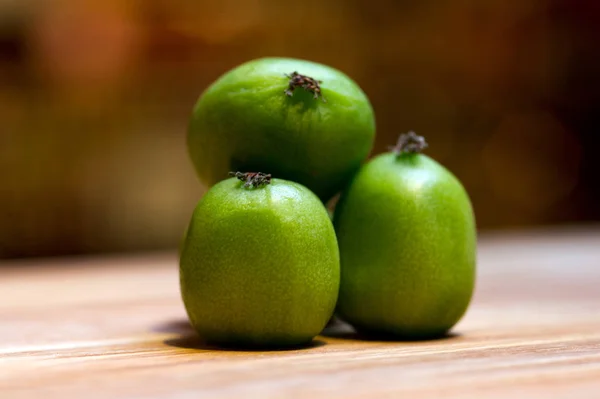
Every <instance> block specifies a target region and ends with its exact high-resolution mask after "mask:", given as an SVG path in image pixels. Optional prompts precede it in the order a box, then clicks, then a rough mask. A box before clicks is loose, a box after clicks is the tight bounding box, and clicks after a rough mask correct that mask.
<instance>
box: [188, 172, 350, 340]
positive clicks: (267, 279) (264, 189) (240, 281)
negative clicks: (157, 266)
mask: <svg viewBox="0 0 600 399" xmlns="http://www.w3.org/2000/svg"><path fill="white" fill-rule="evenodd" d="M249 175H250V174H240V179H243V180H245V181H246V183H243V182H241V181H238V180H236V179H234V178H231V179H227V180H224V181H221V182H219V183H218V184H216V185H215V186H213V187H212V188H211V189H210V190H209V191H208V192H207V193H206V195H205V196H204V197H203V198H202V200H201V201H200V202H199V203H198V205H197V207H196V209H195V210H194V214H193V217H192V220H191V223H190V225H189V229H188V234H187V236H186V240H185V245H184V248H183V252H182V254H181V260H180V284H181V294H182V298H183V302H184V304H185V308H186V310H187V313H188V316H189V319H190V322H191V324H192V325H193V327H194V328H195V329H196V330H197V331H198V333H199V334H200V336H201V337H202V338H203V339H205V340H206V341H207V342H209V343H215V344H219V345H233V346H259V347H268V346H272V347H284V346H295V345H301V344H305V343H308V342H310V341H311V340H312V339H313V338H314V337H315V336H316V335H318V334H319V333H320V332H321V330H322V329H323V327H324V326H325V325H326V323H327V321H328V320H329V318H330V317H331V315H332V314H333V310H334V307H335V304H336V300H337V295H338V290H339V282H340V280H339V279H340V264H339V250H338V246H337V240H336V236H335V231H334V229H333V224H332V223H331V221H330V220H329V217H328V215H327V211H326V210H325V207H324V206H323V204H322V203H321V202H320V201H319V199H318V198H317V197H316V196H315V195H314V194H313V193H312V192H311V191H310V190H308V189H307V188H306V187H304V186H302V185H300V184H298V183H294V182H289V181H285V180H280V179H272V180H271V179H270V176H269V175H262V174H259V175H257V176H258V177H256V176H255V177H249ZM260 176H262V177H260ZM266 176H269V178H268V179H267V177H266ZM246 179H247V180H246ZM256 179H259V180H256ZM269 181H270V183H269Z"/></svg>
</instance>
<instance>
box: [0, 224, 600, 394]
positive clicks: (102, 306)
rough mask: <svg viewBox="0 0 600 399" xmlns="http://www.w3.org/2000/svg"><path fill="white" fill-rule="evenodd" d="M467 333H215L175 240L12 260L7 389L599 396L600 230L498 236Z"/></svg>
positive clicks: (6, 279) (5, 293) (4, 326)
mask: <svg viewBox="0 0 600 399" xmlns="http://www.w3.org/2000/svg"><path fill="white" fill-rule="evenodd" d="M479 248H480V251H479V259H480V260H479V277H478V286H477V292H476V295H475V298H474V301H473V303H472V307H471V308H470V310H469V312H468V313H467V315H466V317H465V318H464V319H463V320H462V321H461V323H460V324H459V325H457V326H456V328H455V330H454V332H455V335H453V336H451V337H449V338H446V339H442V340H436V341H426V342H378V341H363V340H358V339H356V337H355V336H354V335H353V334H352V332H351V331H350V330H349V329H348V328H347V327H345V326H341V327H340V326H337V327H334V328H332V329H330V330H329V331H327V332H326V335H325V336H320V337H318V339H317V340H316V341H315V343H314V345H312V346H311V347H310V348H305V349H297V350H291V351H279V352H244V351H224V350H217V349H214V348H207V347H204V346H203V345H202V344H201V343H200V342H199V341H198V340H197V339H196V338H195V335H194V333H193V332H192V331H191V329H190V328H189V326H188V324H187V323H186V319H185V313H184V310H183V307H182V304H181V301H180V299H179V292H178V279H177V262H176V256H175V255H174V254H151V255H144V256H141V255H140V256H130V257H105V258H81V259H60V260H59V259H56V260H48V261H26V262H24V261H20V262H12V263H8V264H6V265H4V266H5V267H0V295H1V297H0V398H1V399H13V398H30V397H31V398H39V399H50V398H60V399H67V398H82V399H93V398H127V399H131V398H163V397H170V398H194V399H197V398H261V399H264V398H278V399H284V398H311V399H312V398H327V399H331V398H400V397H410V398H461V399H468V398H478V399H479V398H499V397H511V398H512V397H515V398H538V397H539V398H542V397H543V398H559V397H560V398H578V399H581V398H600V229H597V228H590V229H582V228H579V229H560V230H553V231H538V232H535V231H530V232H527V233H525V232H521V233H504V234H494V235H491V234H487V235H486V234H484V235H482V238H481V242H480V247H479Z"/></svg>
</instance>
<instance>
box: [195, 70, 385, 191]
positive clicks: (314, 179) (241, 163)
mask: <svg viewBox="0 0 600 399" xmlns="http://www.w3.org/2000/svg"><path fill="white" fill-rule="evenodd" d="M294 71H297V72H298V73H300V74H302V75H305V76H309V77H311V78H313V79H316V80H321V81H322V83H321V84H320V87H321V90H322V95H323V98H324V99H325V101H326V102H323V101H322V99H321V98H317V99H315V98H313V93H311V92H308V91H305V90H304V89H303V88H301V87H297V88H296V89H295V90H294V92H293V96H292V97H289V96H287V95H285V94H284V91H285V90H286V89H287V87H288V82H289V78H288V77H286V74H288V75H289V74H291V73H292V72H294ZM374 138H375V117H374V113H373V109H372V107H371V104H370V103H369V100H368V98H367V96H366V95H365V93H364V92H363V91H362V90H361V89H360V87H359V86H358V85H357V84H356V83H355V82H354V81H353V80H351V79H350V78H349V77H348V76H347V75H345V74H343V73H342V72H340V71H338V70H336V69H334V68H331V67H328V66H325V65H322V64H318V63H314V62H310V61H305V60H298V59H291V58H261V59H258V60H253V61H249V62H247V63H244V64H242V65H240V66H238V67H237V68H234V69H233V70H231V71H229V72H227V73H225V74H224V75H223V76H221V77H220V78H219V79H218V80H217V81H215V82H214V83H213V84H212V85H211V86H210V87H209V88H208V89H207V90H206V91H205V92H204V93H202V95H201V96H200V98H199V99H198V101H197V103H196V105H195V107H194V110H193V113H192V118H191V122H190V125H189V128H188V138H187V144H188V151H189V154H190V157H191V159H192V162H193V164H194V166H195V169H196V172H197V174H198V176H199V178H200V180H201V181H202V182H203V183H204V184H206V185H207V186H209V187H210V186H212V185H213V184H215V183H217V182H218V181H220V180H223V179H225V178H227V173H228V172H229V171H231V170H242V171H252V172H265V173H271V174H272V175H273V176H277V177H279V178H282V179H286V180H291V181H295V182H298V183H301V184H303V185H304V186H306V187H308V188H309V189H310V190H312V191H313V192H314V193H315V194H317V196H318V197H319V198H320V199H321V200H322V201H323V202H326V201H327V200H329V199H330V198H332V197H333V196H334V195H335V194H336V193H338V192H339V191H340V190H342V188H343V187H344V186H345V185H346V184H347V183H348V182H349V180H351V178H352V176H353V175H354V174H355V173H356V172H357V171H358V169H359V168H360V165H361V163H362V162H364V161H365V160H366V158H367V157H368V155H369V153H370V151H371V149H372V146H373V142H374Z"/></svg>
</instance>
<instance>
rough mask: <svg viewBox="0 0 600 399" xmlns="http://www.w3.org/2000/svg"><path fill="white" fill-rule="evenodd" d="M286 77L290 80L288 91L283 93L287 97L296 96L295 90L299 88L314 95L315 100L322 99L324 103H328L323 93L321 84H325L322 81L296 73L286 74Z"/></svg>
mask: <svg viewBox="0 0 600 399" xmlns="http://www.w3.org/2000/svg"><path fill="white" fill-rule="evenodd" d="M285 76H286V77H287V78H288V79H289V80H290V81H289V82H288V87H287V89H285V90H284V91H283V92H284V93H285V95H286V96H288V97H292V96H293V95H294V90H295V89H296V88H297V87H302V88H303V89H304V90H306V91H308V92H309V93H312V95H313V98H314V99H315V100H316V99H318V98H319V97H321V100H323V102H324V103H325V102H327V101H325V98H324V97H323V94H322V93H321V86H320V83H323V82H322V81H321V80H316V79H313V78H311V77H310V76H306V75H301V74H299V73H298V72H296V71H294V72H292V73H291V74H289V75H287V74H286V75H285Z"/></svg>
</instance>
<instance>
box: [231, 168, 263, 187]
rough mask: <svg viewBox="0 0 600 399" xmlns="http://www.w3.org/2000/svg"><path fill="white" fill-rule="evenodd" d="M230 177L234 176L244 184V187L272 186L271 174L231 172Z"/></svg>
mask: <svg viewBox="0 0 600 399" xmlns="http://www.w3.org/2000/svg"><path fill="white" fill-rule="evenodd" d="M229 176H234V177H236V178H237V179H238V180H241V181H243V182H244V187H246V188H255V187H262V186H266V185H267V184H271V174H266V173H262V172H246V173H244V172H229Z"/></svg>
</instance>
